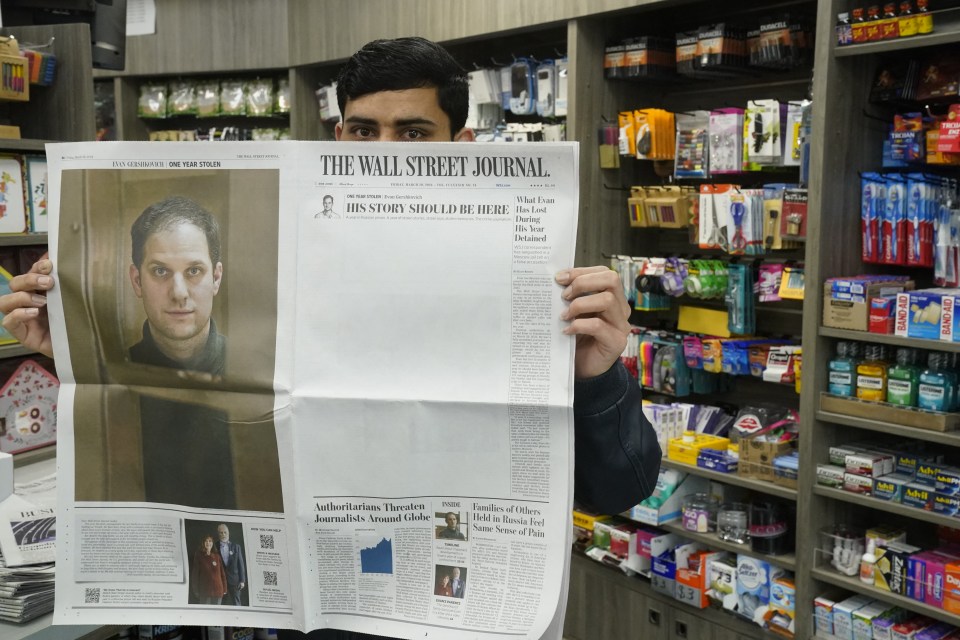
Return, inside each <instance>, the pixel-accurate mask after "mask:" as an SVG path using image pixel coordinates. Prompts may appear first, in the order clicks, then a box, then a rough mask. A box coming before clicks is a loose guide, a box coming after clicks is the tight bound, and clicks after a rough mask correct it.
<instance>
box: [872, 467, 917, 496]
mask: <svg viewBox="0 0 960 640" xmlns="http://www.w3.org/2000/svg"><path fill="white" fill-rule="evenodd" d="M911 482H913V478H912V477H910V476H908V475H901V474H899V473H891V474H890V475H886V476H882V477H880V478H874V480H873V497H874V498H879V499H881V500H889V501H890V502H902V501H903V490H904V487H906V486H907V485H908V484H910V483H911Z"/></svg>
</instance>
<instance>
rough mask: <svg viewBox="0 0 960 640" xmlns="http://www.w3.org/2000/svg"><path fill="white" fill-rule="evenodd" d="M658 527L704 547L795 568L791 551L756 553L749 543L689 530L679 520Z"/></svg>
mask: <svg viewBox="0 0 960 640" xmlns="http://www.w3.org/2000/svg"><path fill="white" fill-rule="evenodd" d="M659 528H661V529H664V530H666V531H669V532H671V533H675V534H677V535H679V536H683V537H684V538H687V539H688V540H692V541H694V542H699V543H701V544H703V545H704V546H706V547H709V548H711V549H720V550H723V551H730V552H732V553H736V554H743V555H747V556H753V557H754V558H759V559H761V560H765V561H766V562H769V563H770V564H772V565H775V566H778V567H782V568H784V569H788V570H790V571H794V570H796V568H797V557H796V556H795V555H794V554H792V553H784V554H780V555H770V554H767V553H757V552H756V551H753V550H752V549H751V548H750V545H749V544H737V543H736V542H727V541H726V540H721V539H720V538H718V537H717V534H716V533H697V532H695V531H689V530H687V529H684V528H683V523H681V522H680V521H679V520H671V521H670V522H666V523H664V524H661V525H659Z"/></svg>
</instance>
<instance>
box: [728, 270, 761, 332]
mask: <svg viewBox="0 0 960 640" xmlns="http://www.w3.org/2000/svg"><path fill="white" fill-rule="evenodd" d="M727 273H728V276H727V277H728V279H727V283H728V284H727V293H726V296H725V299H726V305H727V313H728V320H727V323H728V324H727V326H728V328H729V329H730V333H733V334H737V335H751V334H753V333H754V332H755V331H756V309H755V307H754V295H753V270H752V269H750V267H749V265H745V264H731V265H729V266H728V267H727Z"/></svg>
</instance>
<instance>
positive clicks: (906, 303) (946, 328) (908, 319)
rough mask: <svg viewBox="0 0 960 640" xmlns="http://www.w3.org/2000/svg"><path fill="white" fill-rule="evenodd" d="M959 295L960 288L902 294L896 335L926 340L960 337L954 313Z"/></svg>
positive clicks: (896, 319) (895, 322)
mask: <svg viewBox="0 0 960 640" xmlns="http://www.w3.org/2000/svg"><path fill="white" fill-rule="evenodd" d="M958 295H960V291H958V290H957V289H922V290H920V291H904V292H902V293H898V294H897V303H896V304H897V307H896V310H895V311H894V327H893V329H894V334H895V335H898V336H905V337H909V338H922V339H925V340H946V341H950V342H956V341H957V340H960V331H958V330H956V329H957V318H956V313H954V309H955V308H956V298H957V296H958ZM944 308H946V310H947V311H946V313H944Z"/></svg>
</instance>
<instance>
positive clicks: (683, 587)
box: [674, 550, 719, 609]
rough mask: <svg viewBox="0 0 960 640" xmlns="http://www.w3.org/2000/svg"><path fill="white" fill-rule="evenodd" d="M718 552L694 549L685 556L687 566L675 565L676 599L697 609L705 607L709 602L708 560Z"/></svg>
mask: <svg viewBox="0 0 960 640" xmlns="http://www.w3.org/2000/svg"><path fill="white" fill-rule="evenodd" d="M718 554H719V552H717V551H707V550H702V551H696V552H694V553H693V554H691V556H690V557H689V558H687V566H679V565H678V566H677V592H676V595H675V596H674V597H675V598H676V599H677V600H678V601H680V602H683V603H684V604H689V605H691V606H694V607H696V608H698V609H706V608H707V606H708V605H709V604H710V599H709V598H708V597H707V590H708V589H709V587H710V581H709V570H708V567H709V565H710V561H711V559H712V558H714V557H716V556H717V555H718Z"/></svg>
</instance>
